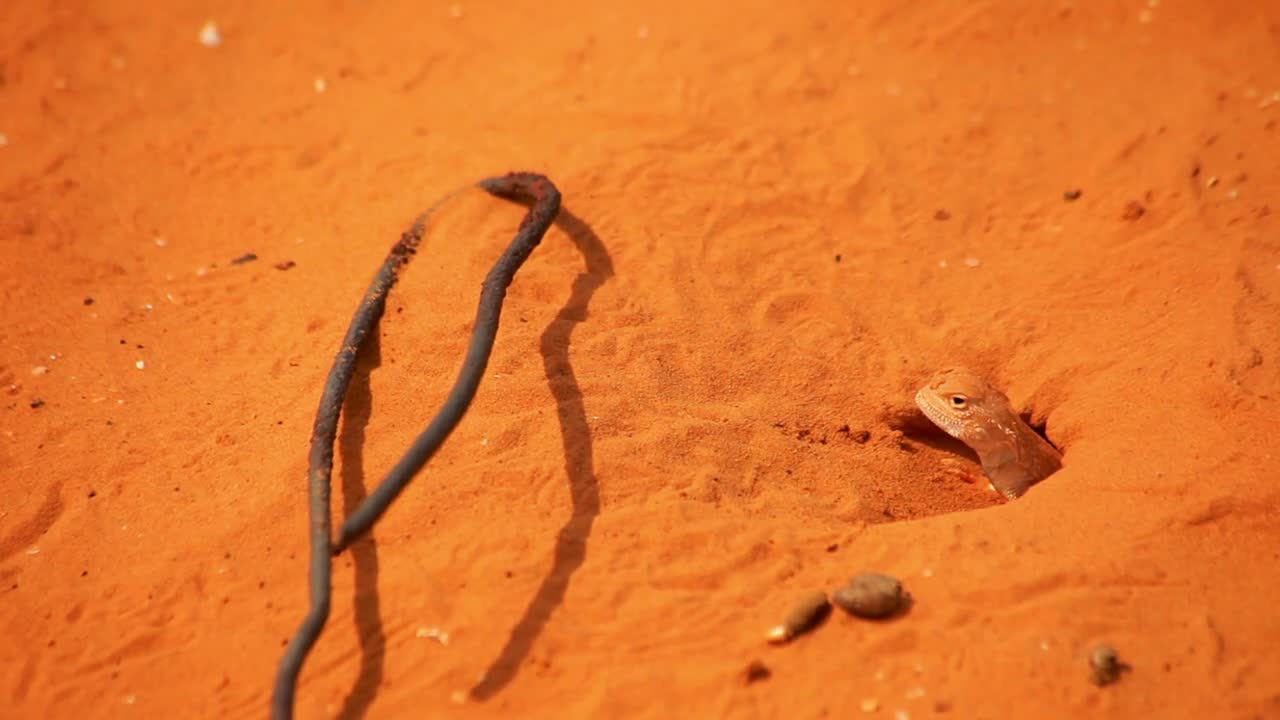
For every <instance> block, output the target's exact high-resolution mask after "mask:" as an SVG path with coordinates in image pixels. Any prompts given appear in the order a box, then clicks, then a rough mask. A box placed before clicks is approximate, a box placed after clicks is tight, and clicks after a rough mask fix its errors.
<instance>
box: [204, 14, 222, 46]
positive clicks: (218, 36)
mask: <svg viewBox="0 0 1280 720" xmlns="http://www.w3.org/2000/svg"><path fill="white" fill-rule="evenodd" d="M200 44H201V45H203V46H205V47H210V48H215V47H218V46H219V45H221V44H222V33H221V32H220V31H219V30H218V24H217V23H215V22H214V21H212V20H208V21H205V24H204V25H201V26H200Z"/></svg>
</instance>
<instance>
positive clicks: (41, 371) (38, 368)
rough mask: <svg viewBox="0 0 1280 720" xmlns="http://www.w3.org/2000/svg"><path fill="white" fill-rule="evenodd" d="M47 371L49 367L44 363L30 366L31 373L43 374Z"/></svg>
mask: <svg viewBox="0 0 1280 720" xmlns="http://www.w3.org/2000/svg"><path fill="white" fill-rule="evenodd" d="M47 372H49V368H47V367H45V366H44V365H37V366H35V367H33V368H31V374H32V375H43V374H45V373H47Z"/></svg>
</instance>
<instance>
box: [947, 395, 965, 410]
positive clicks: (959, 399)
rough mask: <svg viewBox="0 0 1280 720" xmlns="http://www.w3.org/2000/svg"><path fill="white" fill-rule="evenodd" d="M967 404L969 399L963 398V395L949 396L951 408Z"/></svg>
mask: <svg viewBox="0 0 1280 720" xmlns="http://www.w3.org/2000/svg"><path fill="white" fill-rule="evenodd" d="M967 404H969V401H968V400H967V399H966V398H965V396H963V395H952V396H951V407H953V408H963V407H964V406H965V405H967Z"/></svg>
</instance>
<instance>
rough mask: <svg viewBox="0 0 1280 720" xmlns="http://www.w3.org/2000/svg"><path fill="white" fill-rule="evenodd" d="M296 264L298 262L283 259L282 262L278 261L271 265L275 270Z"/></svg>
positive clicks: (286, 268) (285, 268)
mask: <svg viewBox="0 0 1280 720" xmlns="http://www.w3.org/2000/svg"><path fill="white" fill-rule="evenodd" d="M297 264H298V263H296V262H294V261H292V260H285V261H284V262H278V263H276V264H275V265H272V267H274V268H275V269H277V270H288V269H289V268H291V267H294V266H295V265H297Z"/></svg>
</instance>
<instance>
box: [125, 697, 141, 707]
mask: <svg viewBox="0 0 1280 720" xmlns="http://www.w3.org/2000/svg"><path fill="white" fill-rule="evenodd" d="M136 702H138V696H137V695H125V696H124V704H125V705H132V704H134V703H136Z"/></svg>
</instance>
